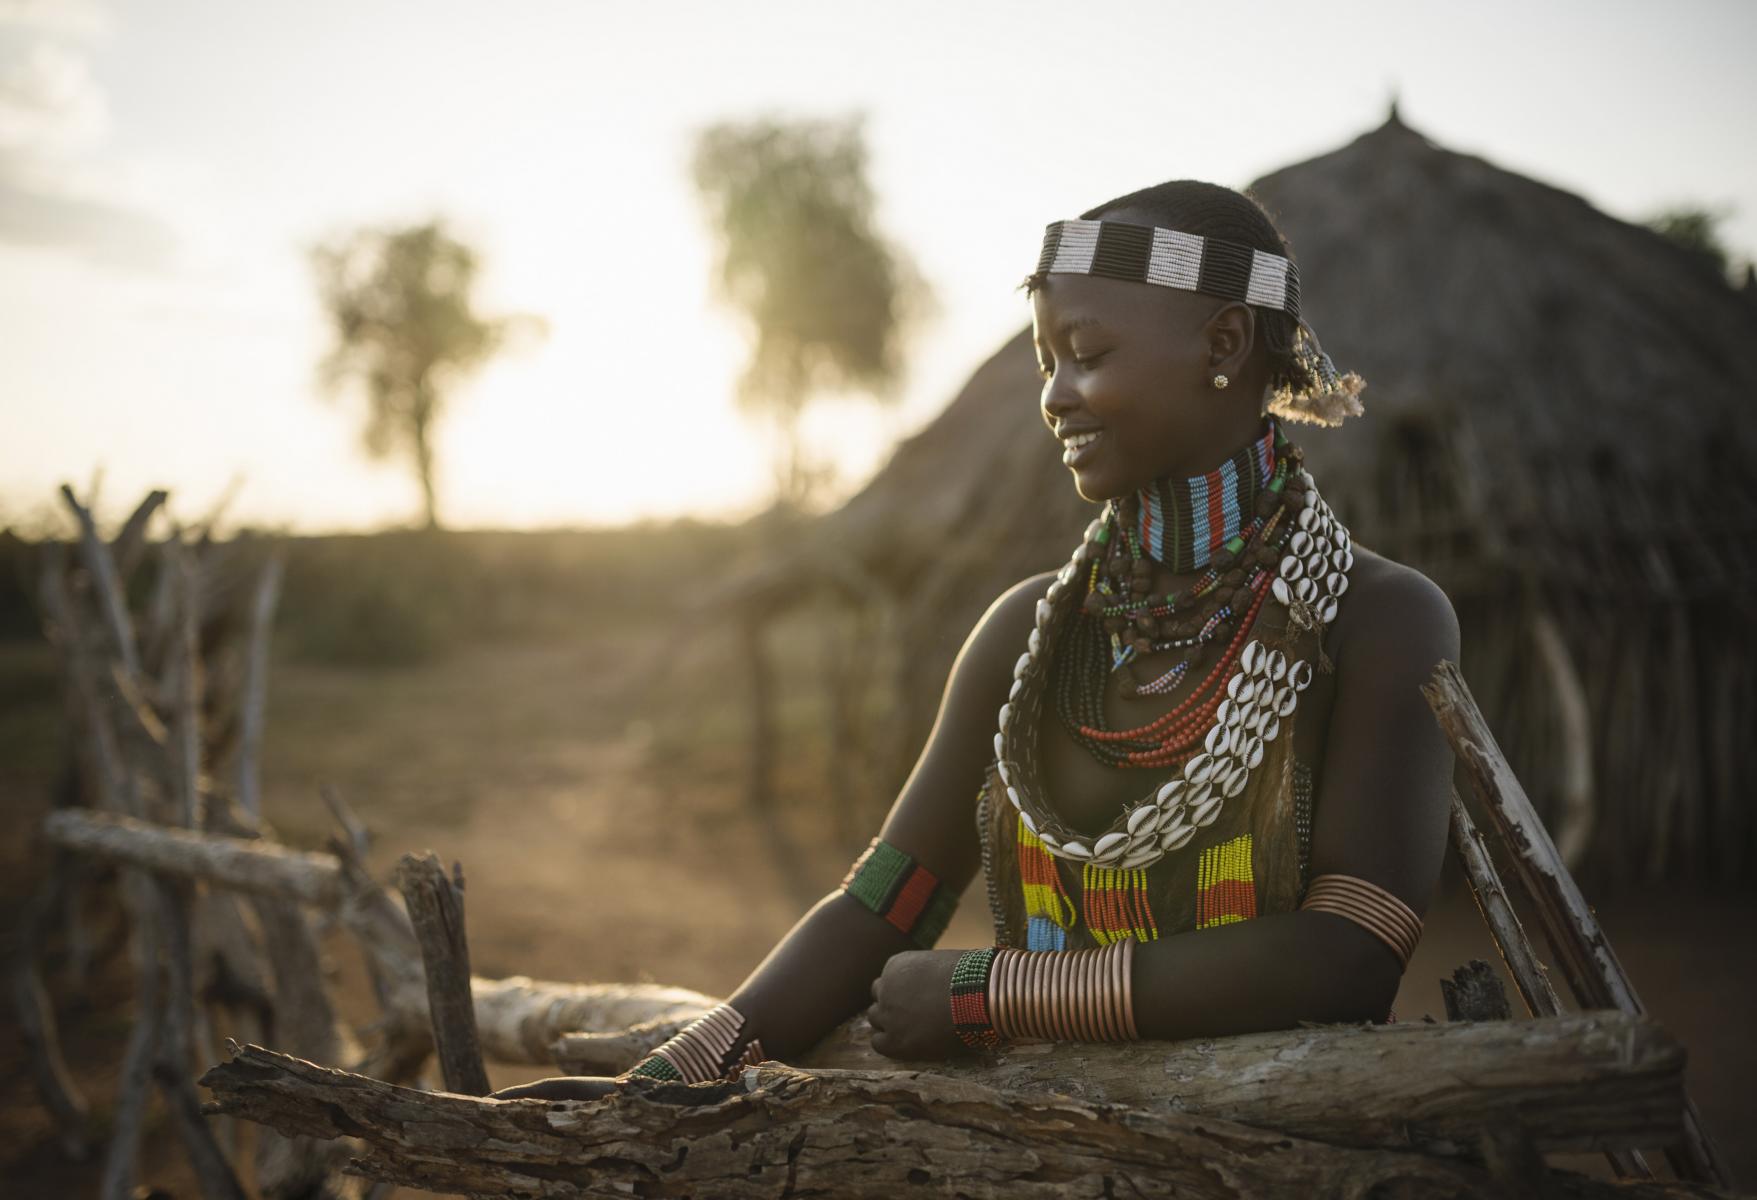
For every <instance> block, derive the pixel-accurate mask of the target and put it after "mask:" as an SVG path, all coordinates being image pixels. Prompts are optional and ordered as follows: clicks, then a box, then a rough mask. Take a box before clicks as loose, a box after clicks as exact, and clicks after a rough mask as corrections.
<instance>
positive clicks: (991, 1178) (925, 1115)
mask: <svg viewBox="0 0 1757 1200" xmlns="http://www.w3.org/2000/svg"><path fill="white" fill-rule="evenodd" d="M202 1083H203V1085H204V1086H206V1087H208V1088H210V1089H212V1091H213V1093H214V1096H215V1103H214V1104H213V1105H212V1106H211V1108H212V1109H213V1110H214V1111H218V1112H225V1113H230V1114H234V1115H237V1116H240V1117H244V1118H247V1119H249V1120H254V1121H260V1122H263V1123H264V1124H268V1125H271V1126H273V1127H275V1128H278V1129H281V1130H282V1131H283V1132H288V1133H302V1134H307V1135H310V1136H313V1137H337V1136H343V1135H353V1136H357V1137H359V1138H360V1139H361V1140H362V1141H363V1142H364V1143H365V1147H366V1149H365V1153H364V1154H363V1155H362V1156H361V1157H360V1158H358V1159H356V1160H355V1161H354V1163H353V1164H352V1167H351V1169H353V1170H357V1171H359V1172H360V1173H362V1174H364V1175H367V1176H369V1177H371V1178H374V1179H383V1180H387V1181H390V1182H394V1183H398V1184H404V1185H409V1186H414V1187H423V1188H428V1189H430V1190H434V1191H441V1192H461V1193H465V1194H470V1195H509V1196H544V1197H563V1196H619V1195H630V1194H634V1195H643V1196H654V1197H663V1196H703V1195H712V1196H716V1197H729V1198H736V1197H759V1196H760V1197H765V1198H767V1197H772V1196H775V1195H777V1194H802V1195H804V1194H822V1195H835V1196H842V1197H850V1198H859V1197H869V1196H870V1197H887V1198H888V1197H893V1196H896V1195H900V1194H910V1193H912V1192H914V1191H915V1190H918V1189H920V1188H922V1187H931V1188H934V1189H937V1190H938V1191H940V1192H942V1193H955V1194H958V1195H965V1196H981V1197H1035V1196H1042V1197H1052V1196H1053V1197H1064V1196H1070V1195H1092V1196H1096V1195H1132V1196H1178V1197H1184V1198H1186V1200H1187V1198H1195V1197H1217V1198H1227V1200H1231V1198H1235V1197H1242V1196H1265V1195H1320V1194H1322V1195H1338V1194H1342V1195H1360V1196H1364V1195H1373V1196H1381V1197H1398V1196H1409V1197H1415V1196H1433V1195H1446V1196H1450V1197H1484V1198H1487V1197H1497V1198H1498V1197H1501V1196H1503V1195H1505V1188H1504V1186H1503V1185H1502V1183H1501V1182H1500V1181H1498V1180H1496V1179H1495V1178H1494V1177H1493V1176H1492V1175H1491V1174H1490V1173H1489V1172H1488V1171H1487V1170H1485V1169H1484V1168H1482V1167H1480V1166H1477V1165H1475V1164H1472V1163H1465V1162H1459V1161H1456V1160H1451V1159H1443V1158H1433V1157H1429V1156H1426V1155H1421V1154H1413V1153H1399V1152H1395V1151H1387V1150H1362V1149H1357V1148H1352V1147H1341V1146H1333V1145H1328V1144H1325V1143H1323V1142H1316V1141H1308V1140H1304V1139H1301V1138H1295V1137H1289V1136H1286V1135H1284V1134H1281V1133H1274V1132H1267V1131H1264V1130H1260V1129H1253V1128H1251V1127H1249V1126H1246V1125H1241V1124H1237V1123H1234V1122H1231V1121H1226V1120H1221V1119H1217V1118H1214V1117H1211V1116H1200V1117H1198V1116H1191V1115H1187V1114H1181V1113H1146V1112H1141V1111H1139V1110H1134V1109H1129V1108H1124V1107H1121V1106H1117V1105H1105V1104H1092V1103H1084V1102H1081V1101H1077V1100H1072V1099H1069V1098H1067V1097H1064V1096H1055V1095H1047V1094H1034V1095H1022V1094H1018V1093H1008V1092H1003V1091H998V1090H996V1089H994V1088H991V1087H986V1086H984V1085H982V1084H979V1083H976V1082H973V1081H971V1080H968V1079H957V1078H950V1077H947V1076H943V1075H939V1074H932V1073H926V1072H914V1071H885V1072H868V1071H821V1072H811V1073H807V1072H803V1071H798V1070H795V1069H793V1068H790V1067H783V1066H780V1065H778V1064H768V1065H765V1066H762V1067H757V1068H752V1069H750V1070H748V1071H746V1072H745V1073H744V1075H743V1076H742V1078H741V1079H739V1080H735V1081H732V1082H727V1083H711V1084H700V1085H696V1086H694V1087H689V1086H686V1085H681V1084H663V1083H660V1084H648V1083H647V1082H646V1081H644V1080H640V1081H634V1082H633V1083H631V1084H630V1085H628V1086H627V1087H626V1088H625V1089H624V1091H623V1092H622V1094H620V1095H617V1096H614V1097H610V1098H607V1099H605V1100H601V1101H596V1102H593V1103H589V1104H579V1103H556V1104H552V1103H547V1102H544V1101H538V1100H499V1101H497V1100H480V1099H475V1098H472V1097H464V1096H455V1095H449V1094H433V1093H425V1092H417V1091H413V1090H411V1089H408V1088H399V1087H395V1086H393V1085H390V1084H386V1083H381V1082H378V1081H376V1080H372V1079H365V1078H362V1077H360V1076H353V1075H347V1074H345V1073H343V1072H340V1071H332V1070H327V1069H325V1068H322V1067H317V1066H315V1065H313V1064H310V1063H306V1062H301V1061H300V1060H298V1059H293V1058H288V1057H286V1056H285V1055H279V1054H275V1053H273V1052H272V1051H267V1050H263V1049H260V1048H258V1047H254V1046H252V1047H245V1048H243V1049H241V1050H238V1051H237V1052H236V1054H235V1055H234V1057H233V1059H232V1060H231V1061H230V1062H227V1063H223V1064H221V1065H220V1066H217V1067H215V1068H214V1069H213V1070H211V1071H209V1072H208V1073H207V1075H206V1076H204V1077H203V1079H202ZM929 1114H931V1117H930V1116H929ZM1534 1186H1535V1188H1536V1191H1537V1194H1539V1195H1543V1196H1557V1197H1612V1196H1615V1197H1626V1198H1627V1197H1643V1198H1646V1197H1662V1196H1665V1197H1673V1196H1680V1197H1681V1196H1704V1195H1707V1194H1708V1193H1707V1192H1705V1191H1704V1190H1703V1189H1700V1188H1691V1187H1688V1186H1684V1185H1675V1184H1674V1185H1668V1184H1638V1185H1634V1186H1627V1185H1613V1184H1608V1183H1601V1182H1598V1181H1594V1180H1589V1179H1585V1178H1582V1177H1580V1176H1575V1175H1570V1174H1568V1173H1565V1172H1547V1173H1546V1174H1545V1175H1544V1176H1543V1177H1542V1179H1541V1180H1539V1181H1537V1182H1536V1183H1535V1185H1534Z"/></svg>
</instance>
